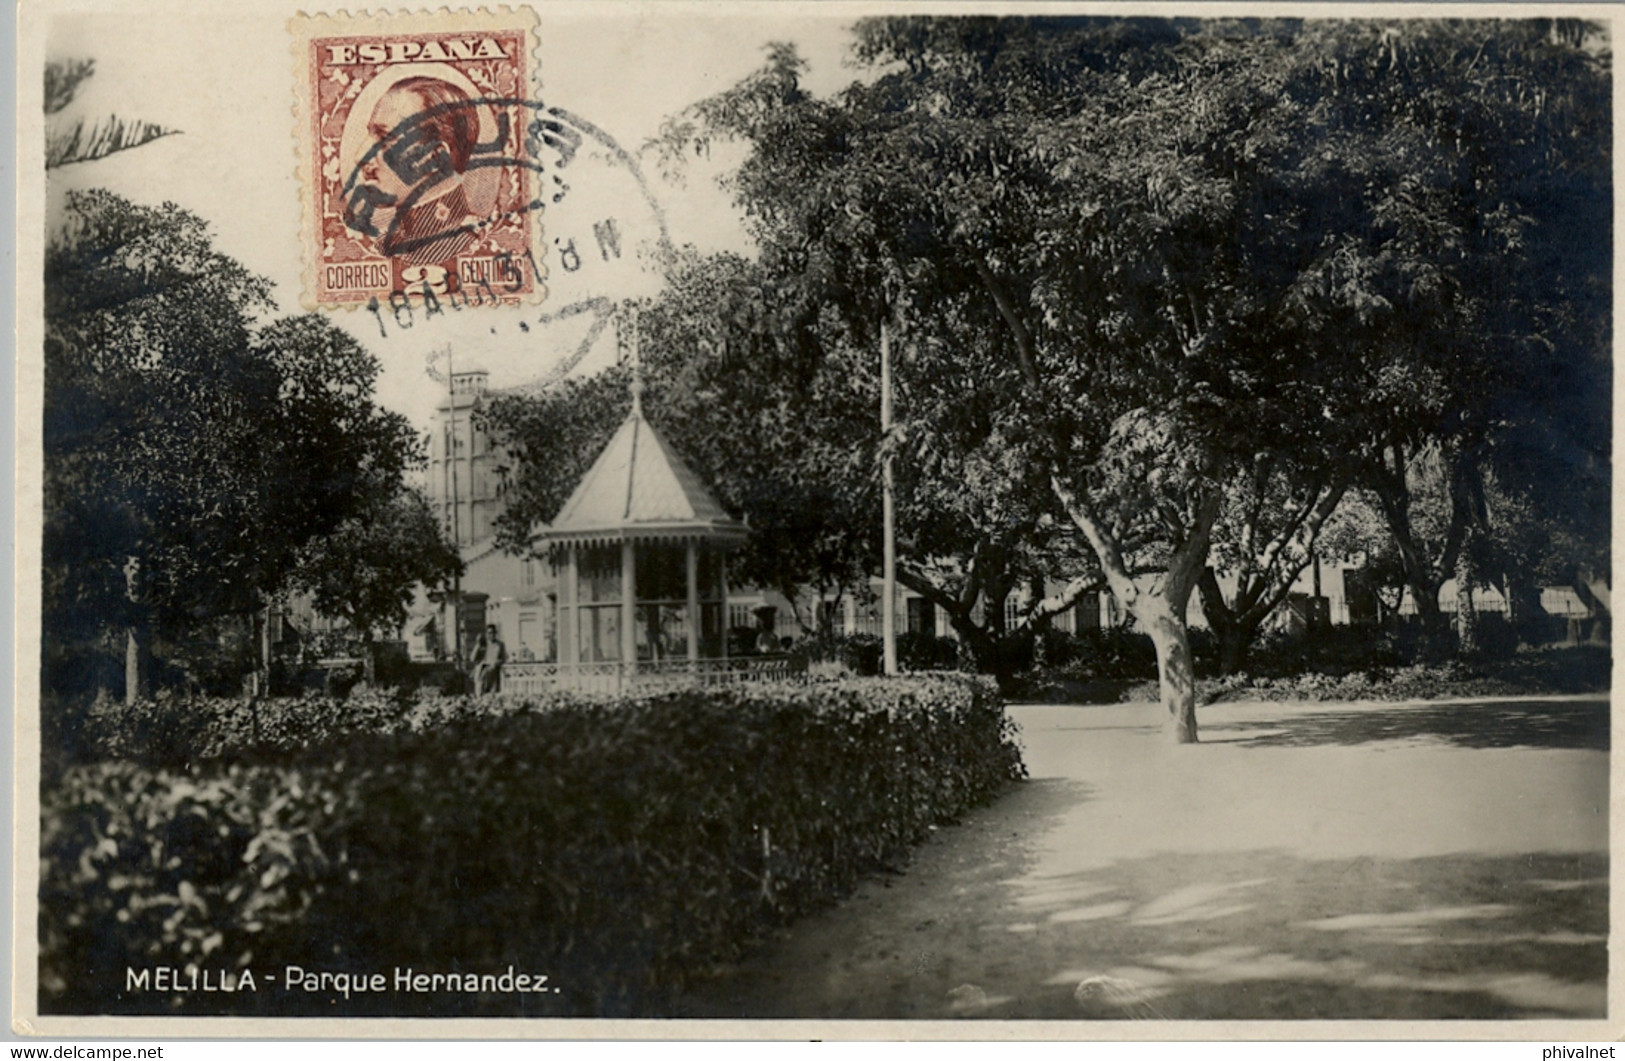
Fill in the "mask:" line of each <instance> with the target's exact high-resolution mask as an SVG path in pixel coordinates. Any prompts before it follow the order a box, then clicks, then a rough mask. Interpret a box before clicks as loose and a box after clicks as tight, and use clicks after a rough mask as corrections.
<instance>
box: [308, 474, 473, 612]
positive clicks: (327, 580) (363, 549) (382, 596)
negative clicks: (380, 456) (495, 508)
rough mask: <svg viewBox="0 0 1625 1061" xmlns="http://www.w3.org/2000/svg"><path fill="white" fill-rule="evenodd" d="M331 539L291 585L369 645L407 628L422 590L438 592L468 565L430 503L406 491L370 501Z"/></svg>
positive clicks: (315, 542) (319, 545) (317, 546)
mask: <svg viewBox="0 0 1625 1061" xmlns="http://www.w3.org/2000/svg"><path fill="white" fill-rule="evenodd" d="M369 502H370V503H368V504H366V505H365V507H364V508H363V509H362V511H361V512H359V513H358V514H356V515H354V516H351V517H350V518H349V519H347V520H345V521H344V522H343V523H341V524H340V525H339V526H338V527H337V528H336V529H335V530H333V531H332V532H331V533H329V534H326V535H323V536H322V537H319V538H315V539H312V540H311V542H310V543H309V544H307V545H306V547H305V549H304V550H303V551H302V552H301V555H300V557H299V560H298V563H297V566H296V567H295V568H294V570H293V573H292V575H291V576H290V579H289V584H290V585H291V586H292V588H294V589H295V590H299V591H303V592H308V593H309V594H310V595H311V602H312V604H313V605H314V606H315V608H316V610H317V611H318V612H320V613H321V614H323V615H328V616H333V617H336V618H342V619H344V620H345V621H346V622H347V623H348V624H349V626H350V628H351V629H352V630H355V631H357V632H359V633H360V634H361V637H362V640H363V641H371V639H372V634H373V632H374V631H376V630H385V631H390V632H393V631H396V630H399V629H400V627H401V624H402V623H404V622H406V617H407V610H408V608H409V607H410V606H411V603H412V595H413V592H414V587H416V586H419V585H422V586H424V587H426V588H429V589H434V588H436V587H438V586H440V585H442V584H444V583H447V582H449V581H450V580H451V578H452V576H453V575H454V574H456V573H457V572H459V571H460V570H461V568H462V560H461V559H460V558H459V557H458V555H457V551H456V550H455V549H454V548H452V546H451V543H449V542H447V541H446V537H445V533H444V530H443V528H442V526H441V523H440V521H439V520H438V519H436V518H435V515H434V512H433V511H431V509H430V507H429V502H428V500H427V499H426V498H425V497H424V496H423V495H422V494H421V493H419V492H418V491H416V490H410V489H403V488H400V487H399V486H398V484H397V489H396V490H395V492H394V493H393V495H386V496H385V497H382V498H373V499H369Z"/></svg>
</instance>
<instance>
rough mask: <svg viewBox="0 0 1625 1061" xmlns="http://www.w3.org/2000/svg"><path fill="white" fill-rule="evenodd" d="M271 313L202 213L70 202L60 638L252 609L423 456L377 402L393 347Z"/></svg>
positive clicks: (55, 441) (310, 319)
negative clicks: (307, 551)
mask: <svg viewBox="0 0 1625 1061" xmlns="http://www.w3.org/2000/svg"><path fill="white" fill-rule="evenodd" d="M271 308H272V305H271V299H270V292H269V285H268V284H267V283H266V282H265V281H264V280H262V279H260V278H258V277H254V276H252V275H250V274H249V273H248V272H247V271H246V270H245V269H244V268H243V267H242V266H241V265H240V264H238V263H237V262H235V261H233V260H231V259H230V258H228V257H226V256H224V255H222V254H220V253H219V252H218V251H216V250H215V249H214V248H213V247H212V245H211V243H210V239H209V234H208V231H207V228H206V226H205V224H204V223H203V222H202V221H201V220H199V219H198V218H197V217H195V216H194V215H192V214H189V213H187V212H186V211H184V210H182V209H180V208H179V207H176V206H174V205H170V204H166V205H164V206H161V207H156V208H154V207H147V206H139V205H137V204H134V203H131V202H129V201H127V200H125V199H122V198H120V197H118V196H116V195H113V194H111V193H108V192H103V191H90V192H76V193H73V194H71V195H70V196H69V197H68V200H67V205H66V211H65V221H64V224H63V227H62V228H61V229H60V230H59V231H58V232H57V233H55V234H54V235H53V236H52V238H51V239H50V241H49V243H48V244H47V247H46V261H45V325H46V335H45V402H44V446H45V528H44V596H45V614H44V630H45V632H46V642H47V644H48V645H51V646H54V647H55V648H56V649H58V650H68V651H69V652H70V657H71V651H72V650H73V649H74V648H75V647H82V646H86V645H90V644H94V643H96V642H97V641H98V640H105V639H106V638H108V637H109V636H110V634H111V633H112V632H121V631H122V630H124V629H127V628H138V629H140V628H144V627H145V626H146V625H147V624H156V625H157V626H158V627H159V628H160V629H163V628H169V629H172V630H173V629H189V628H194V627H197V626H199V625H200V624H203V623H205V622H207V621H208V620H210V619H212V618H215V617H218V616H222V615H232V614H241V613H243V612H245V611H248V610H250V609H252V608H253V607H255V606H256V605H257V604H258V603H259V602H261V601H262V600H264V599H265V598H266V597H267V596H269V595H271V594H273V593H274V592H276V591H277V590H278V589H279V588H280V587H281V586H282V585H283V583H284V580H285V579H286V577H287V575H288V574H289V572H290V571H291V570H292V568H293V566H294V564H295V561H296V559H297V556H298V551H299V549H300V548H301V547H303V546H304V545H305V544H306V543H308V542H309V541H311V540H312V539H313V538H315V537H318V536H321V535H325V534H327V533H330V532H331V531H333V530H334V529H335V528H337V527H338V526H339V525H340V524H342V523H343V522H344V520H346V519H347V518H349V517H350V516H351V515H353V514H355V513H357V512H358V510H359V509H358V506H360V505H362V504H364V503H365V502H366V501H368V500H369V499H373V498H375V497H377V496H378V494H379V492H380V491H382V492H384V493H385V494H387V493H388V492H390V491H391V490H395V489H398V488H399V484H400V482H401V480H402V476H403V475H404V473H405V471H406V470H407V469H408V468H410V467H412V466H413V465H414V464H415V463H417V462H418V461H419V460H420V459H421V454H420V453H419V445H418V441H417V439H416V437H415V434H414V432H413V431H412V429H411V427H410V425H409V424H408V423H407V422H406V420H405V418H403V417H401V416H399V415H398V414H394V413H388V412H385V411H383V410H381V409H379V408H378V407H377V406H376V405H374V404H373V402H372V400H371V395H372V388H373V385H374V383H375V381H376V379H377V375H378V371H379V365H378V362H377V361H376V359H374V358H373V357H372V355H371V354H369V353H368V352H367V351H366V350H364V349H363V348H362V347H361V346H360V345H359V344H357V343H356V342H355V340H353V339H352V338H350V337H349V336H348V335H346V334H345V333H344V332H342V331H340V330H339V329H337V328H335V327H334V326H333V325H332V324H330V323H328V322H327V321H326V320H324V319H322V318H321V317H319V316H316V315H307V316H302V317H295V318H289V319H284V320H279V321H274V322H271V323H269V324H265V325H263V326H259V327H256V321H257V318H259V317H260V316H261V315H263V314H265V313H267V312H268V311H269V310H270V309H271Z"/></svg>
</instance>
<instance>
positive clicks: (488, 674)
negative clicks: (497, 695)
mask: <svg viewBox="0 0 1625 1061" xmlns="http://www.w3.org/2000/svg"><path fill="white" fill-rule="evenodd" d="M506 662H508V646H507V645H504V644H503V643H502V636H501V635H500V634H499V633H497V628H496V626H495V625H494V624H493V625H491V626H487V627H486V628H485V634H484V635H483V636H482V637H481V638H480V643H479V647H478V649H477V650H476V651H475V654H474V692H475V694H476V695H479V696H484V695H485V694H486V693H494V692H499V691H501V689H502V665H503V664H504V663H506Z"/></svg>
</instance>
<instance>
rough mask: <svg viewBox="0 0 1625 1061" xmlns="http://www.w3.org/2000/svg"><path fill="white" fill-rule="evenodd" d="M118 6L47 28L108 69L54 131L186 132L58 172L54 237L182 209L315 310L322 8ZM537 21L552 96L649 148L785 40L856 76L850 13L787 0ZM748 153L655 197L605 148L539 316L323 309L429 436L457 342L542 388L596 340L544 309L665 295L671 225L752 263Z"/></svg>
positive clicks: (652, 171)
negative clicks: (399, 316)
mask: <svg viewBox="0 0 1625 1061" xmlns="http://www.w3.org/2000/svg"><path fill="white" fill-rule="evenodd" d="M356 6H358V7H360V6H362V5H356ZM101 7H102V9H101V10H95V9H82V10H75V9H73V8H71V7H67V6H65V5H62V4H57V5H56V13H54V14H52V15H48V16H46V17H45V19H44V20H43V27H42V28H43V33H44V37H45V55H46V57H47V58H52V59H55V58H93V59H94V60H95V61H96V73H95V76H94V77H92V78H91V79H90V80H89V81H88V82H86V83H85V84H84V85H83V86H82V87H81V89H80V91H79V93H78V95H77V97H76V99H75V101H74V103H73V104H72V105H71V106H70V107H69V108H68V109H67V110H65V111H63V112H62V113H60V114H59V115H56V116H54V117H53V118H52V119H50V122H52V123H57V122H72V121H73V120H75V119H76V118H79V117H84V118H86V119H88V120H91V121H94V120H95V119H97V118H100V117H103V116H105V115H108V114H114V113H116V114H117V115H119V116H120V117H121V118H125V119H140V120H146V121H152V122H157V123H159V124H161V125H164V126H166V127H169V128H173V129H176V130H179V131H180V132H179V135H176V136H171V137H167V138H165V139H162V140H159V141H156V142H154V143H151V144H148V145H146V146H144V147H141V148H139V149H136V150H133V151H127V152H124V153H122V154H118V155H114V156H110V157H108V158H106V159H102V160H99V161H96V162H91V163H85V164H77V165H72V166H66V167H63V168H61V169H58V170H55V171H53V172H52V174H51V175H50V178H49V180H48V182H47V186H46V202H45V211H46V225H47V229H49V227H50V226H51V224H52V221H53V219H55V218H58V217H60V213H61V209H62V203H63V201H64V198H65V196H66V194H67V192H68V191H69V190H70V189H76V188H89V187H100V188H107V189H109V190H111V191H114V192H116V193H118V194H120V195H122V196H125V197H126V198H129V199H131V200H133V201H135V202H138V203H145V204H153V205H156V204H158V203H162V202H174V203H176V204H177V205H179V206H182V207H184V208H186V209H187V210H190V211H192V212H193V213H195V214H197V215H199V216H200V217H202V218H203V219H205V220H206V221H207V222H208V223H209V224H210V227H211V231H212V232H213V234H214V237H215V246H216V248H217V249H218V250H220V251H222V252H223V253H225V254H227V255H229V256H231V257H232V258H235V259H236V260H237V261H239V262H241V263H242V264H243V265H245V266H246V267H247V268H248V269H249V270H250V271H251V272H253V273H255V274H257V275H260V276H263V277H265V278H267V279H269V280H270V281H272V283H273V284H274V285H275V287H274V297H275V298H276V300H277V303H278V311H279V313H281V314H291V313H296V312H300V311H301V307H300V288H301V284H302V276H303V270H304V269H305V267H306V264H307V263H306V262H305V260H304V259H305V257H306V256H307V255H308V253H309V252H308V251H307V250H306V249H305V247H304V241H303V240H302V238H301V232H302V228H301V225H302V214H301V209H302V208H301V200H300V189H299V183H298V178H297V168H296V155H295V140H294V134H295V118H294V106H295V70H296V68H295V63H294V56H293V51H292V46H291V42H292V36H291V35H290V33H289V30H288V21H289V18H290V17H291V16H293V15H294V13H295V12H296V11H298V10H300V9H301V8H303V9H306V10H316V8H315V7H313V6H312V5H309V4H303V5H298V4H292V3H289V4H285V5H281V4H278V5H270V4H266V3H263V2H256V3H249V4H241V3H236V4H232V5H230V6H229V7H228V6H225V5H224V4H220V3H210V4H191V5H162V6H157V7H156V9H155V8H154V7H153V6H150V5H147V4H144V5H143V10H142V12H141V13H140V14H130V13H125V12H121V11H119V10H118V9H116V8H114V9H110V10H109V9H106V5H105V4H103V5H101ZM535 10H536V11H537V14H538V16H539V25H538V29H537V37H538V42H537V49H536V51H537V59H538V70H539V74H540V80H541V84H540V85H539V86H537V88H536V92H537V94H538V97H539V98H540V99H542V100H543V101H544V102H546V103H547V104H548V105H551V106H557V107H562V108H564V109H566V110H569V111H571V112H572V113H574V114H577V115H580V116H581V117H583V118H585V119H587V120H588V121H590V122H592V123H594V124H596V125H597V126H598V127H599V128H601V129H603V130H604V131H605V132H606V133H608V134H609V136H610V137H612V138H613V139H614V141H615V142H616V143H617V144H618V145H619V146H621V147H622V148H624V149H626V150H629V151H632V152H633V153H634V155H637V154H638V149H639V148H640V147H642V146H643V145H644V144H645V142H646V141H647V140H648V139H649V138H651V137H653V136H655V135H656V133H657V132H658V130H659V129H660V126H661V123H662V122H663V121H664V120H665V119H666V118H667V117H669V116H672V115H675V114H677V113H679V112H681V111H682V110H683V109H684V108H685V107H688V106H689V105H691V104H693V103H694V102H696V101H698V100H700V99H703V98H705V97H707V96H709V95H712V94H714V93H716V92H719V91H721V90H723V89H726V88H728V87H729V86H731V85H733V84H735V83H736V82H737V81H738V80H739V79H741V78H742V77H744V76H746V75H747V74H749V73H750V72H751V71H753V70H755V69H758V68H759V67H760V66H761V65H762V63H763V61H764V60H765V57H766V50H765V49H766V45H767V44H768V43H769V42H772V41H780V40H788V41H792V42H793V43H795V44H796V46H797V47H798V49H799V50H800V52H801V54H802V56H803V57H804V58H805V59H806V60H807V61H808V63H809V68H810V69H809V72H808V77H807V82H806V83H807V86H808V87H809V88H810V89H811V90H812V91H813V92H815V93H817V94H820V95H822V94H826V93H830V92H833V91H836V90H838V89H839V88H840V87H842V86H843V85H845V84H847V83H850V82H851V81H852V80H854V79H855V78H856V77H858V76H859V71H858V70H856V69H855V68H853V67H852V66H850V65H849V64H848V63H846V62H845V56H846V53H847V47H848V44H849V41H850V34H849V26H850V24H851V21H852V15H851V10H852V9H850V8H820V9H818V10H817V11H811V9H808V8H804V7H800V6H797V5H788V4H787V5H784V7H783V8H781V9H779V10H780V11H782V12H783V13H782V14H780V13H778V12H777V11H775V12H773V13H771V14H766V13H764V11H763V8H762V7H761V6H757V7H754V8H752V9H750V10H745V9H738V8H734V9H729V8H726V7H722V6H719V5H716V4H710V5H706V6H689V5H681V4H675V3H667V4H661V5H658V6H655V5H647V4H645V5H627V4H598V5H593V6H591V7H588V6H587V5H558V4H551V5H549V4H542V5H537V6H536V7H535ZM808 12H811V13H808ZM48 127H49V126H48ZM739 157H740V151H739V149H738V148H729V147H727V146H724V147H723V148H722V149H720V150H718V151H715V152H714V153H713V154H712V156H711V157H710V158H709V159H696V160H693V161H692V162H691V163H689V164H688V167H687V168H688V172H687V173H685V174H684V176H683V179H681V180H680V181H672V180H668V179H665V178H664V177H663V175H662V173H661V172H660V167H659V166H657V165H656V164H655V161H654V159H653V157H652V156H651V155H645V156H644V157H643V165H642V167H641V168H642V170H643V171H644V172H643V176H644V180H645V181H646V185H647V187H648V189H649V192H650V195H649V196H647V197H646V196H645V195H643V194H642V193H641V192H640V191H639V188H638V186H637V183H636V181H635V179H634V177H633V175H632V174H631V173H629V172H628V171H627V170H626V168H625V167H624V166H622V165H620V164H617V163H614V162H613V161H612V159H611V158H610V157H609V154H608V152H605V151H599V152H596V153H594V154H592V155H591V157H588V158H586V159H585V160H584V161H578V164H573V165H572V170H571V173H572V177H571V188H570V191H569V194H568V195H567V196H566V198H565V199H564V201H562V202H560V203H558V204H557V205H554V206H550V207H549V208H548V209H547V211H546V213H545V215H544V217H543V219H542V227H543V242H544V243H545V244H546V245H547V247H548V251H547V255H548V256H547V258H546V265H547V267H548V269H549V274H550V275H549V278H548V289H549V290H548V295H547V298H546V300H545V302H543V303H542V304H540V305H534V306H526V307H513V308H491V307H487V308H484V309H476V310H470V311H466V312H462V313H457V314H444V315H441V316H438V317H435V318H432V319H428V320H425V319H422V318H421V317H416V318H414V320H413V322H412V327H411V328H410V329H404V330H403V329H401V328H399V327H397V326H395V323H396V322H394V321H393V320H391V319H389V318H387V317H386V318H385V320H384V322H383V325H382V326H381V325H380V322H379V321H378V320H377V319H375V317H374V316H373V315H372V314H369V313H367V312H366V311H365V310H336V311H332V310H330V311H324V312H328V313H330V315H331V316H332V319H333V320H334V321H335V322H336V323H338V324H339V325H340V326H341V327H343V328H345V329H346V330H348V331H350V332H351V333H352V334H354V335H355V336H356V337H357V338H359V339H360V340H361V341H362V342H363V343H364V344H365V345H366V346H367V347H368V349H370V350H371V351H372V352H373V353H374V354H375V355H377V357H378V358H379V360H380V362H381V364H382V366H383V372H382V375H381V378H380V381H379V384H378V390H377V399H378V401H379V403H380V404H381V405H383V406H385V407H386V408H390V409H394V410H396V411H398V412H401V413H404V414H406V415H407V416H408V417H409V418H410V419H411V420H412V421H413V423H414V424H416V425H417V426H419V427H420V428H426V427H427V425H428V421H429V417H430V415H431V414H432V411H433V408H434V405H435V403H436V401H437V400H438V399H439V397H440V395H441V394H442V393H443V389H442V387H443V385H442V384H440V383H437V382H435V380H434V379H433V378H431V376H430V374H429V372H428V370H427V363H428V361H429V360H430V358H431V356H434V355H437V354H440V352H442V351H445V350H447V349H449V350H450V351H451V352H452V355H453V357H454V359H455V364H456V365H457V366H458V368H460V369H461V368H466V367H469V366H471V365H476V364H477V365H478V366H479V367H483V368H485V369H487V370H489V372H490V384H491V386H492V387H508V386H514V385H519V384H524V383H526V382H530V381H533V380H536V379H539V378H541V377H543V376H544V375H545V374H546V373H548V372H549V370H551V369H554V368H556V367H557V366H558V365H559V363H560V361H561V359H562V358H564V357H566V356H569V355H570V354H572V353H573V352H575V351H577V350H578V348H579V347H581V345H582V344H583V340H585V339H586V338H587V333H588V329H589V327H590V323H591V317H590V315H587V314H582V315H577V316H573V317H569V318H563V319H558V320H551V321H544V320H542V318H543V317H544V316H546V315H548V314H549V313H550V312H551V311H555V310H558V309H560V308H563V307H565V306H568V305H571V304H573V303H576V302H579V301H581V300H584V299H589V298H594V297H598V296H607V297H610V298H622V297H627V296H633V295H648V294H653V293H654V292H655V291H658V290H659V289H660V287H661V286H662V284H663V283H664V280H663V278H662V275H661V274H660V272H659V270H658V269H657V268H656V267H655V266H653V265H652V264H651V263H650V259H649V256H648V255H647V254H640V253H637V249H640V248H641V249H647V248H648V247H650V246H652V245H653V244H654V242H655V241H656V240H657V238H658V237H659V235H660V233H661V231H662V226H664V229H665V231H666V233H667V234H668V236H669V238H670V239H671V241H672V242H673V243H674V244H675V245H676V246H679V247H680V246H683V245H685V244H688V245H693V246H695V247H697V248H698V249H700V250H702V251H713V250H722V249H731V250H740V251H748V249H749V246H750V244H749V239H748V237H747V236H746V234H745V230H744V227H743V225H742V222H741V218H740V212H739V211H738V210H737V208H735V207H734V205H733V204H732V203H731V201H730V200H729V197H728V195H727V193H726V192H725V191H724V190H723V189H722V188H720V187H719V185H718V178H719V177H720V176H723V175H725V174H726V172H727V171H728V170H729V168H730V167H731V166H732V165H734V164H736V163H737V161H738V159H739ZM650 199H652V200H653V204H652V205H651V203H650V201H649V200H650ZM608 218H613V219H614V220H615V222H616V225H617V228H618V229H619V230H620V231H621V232H622V233H623V253H622V256H621V257H620V258H619V259H613V258H612V259H610V260H608V261H606V260H604V259H603V256H602V254H601V252H598V251H597V249H596V248H597V244H596V242H595V241H594V238H593V225H594V224H595V223H601V222H602V221H604V220H605V219H608ZM571 240H573V241H574V245H575V248H576V250H577V252H578V253H579V254H580V255H581V259H580V260H581V266H580V268H579V269H576V270H575V271H573V272H567V271H565V270H564V269H562V268H561V261H562V256H561V254H560V250H561V248H562V247H564V246H566V245H568V244H569V242H570V241H571ZM521 325H523V327H521ZM614 350H615V338H614V333H613V329H604V330H603V331H602V332H601V334H600V336H599V338H598V339H597V340H596V342H595V343H594V344H593V346H592V347H591V349H590V352H589V353H588V355H587V356H586V357H585V358H584V359H583V360H582V361H581V363H580V365H579V366H578V367H577V369H576V371H577V372H590V371H593V370H595V369H596V368H599V367H602V366H603V365H604V364H607V363H609V362H610V361H611V360H612V359H613V357H614ZM441 356H443V354H441Z"/></svg>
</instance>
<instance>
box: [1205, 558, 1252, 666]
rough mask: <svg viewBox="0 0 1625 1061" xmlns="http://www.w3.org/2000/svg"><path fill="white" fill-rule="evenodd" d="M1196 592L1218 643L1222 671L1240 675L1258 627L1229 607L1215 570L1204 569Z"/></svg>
mask: <svg viewBox="0 0 1625 1061" xmlns="http://www.w3.org/2000/svg"><path fill="white" fill-rule="evenodd" d="M1197 592H1199V593H1200V594H1201V597H1200V600H1201V602H1202V615H1203V617H1204V618H1206V619H1207V625H1208V627H1209V629H1211V630H1212V631H1213V637H1214V639H1215V640H1217V641H1218V642H1219V672H1220V673H1221V674H1237V673H1240V671H1241V668H1242V666H1243V665H1244V664H1245V663H1246V662H1247V649H1248V647H1249V646H1250V645H1251V644H1252V640H1253V634H1254V633H1255V632H1256V631H1257V629H1258V624H1257V623H1256V622H1248V621H1247V618H1246V616H1244V615H1241V614H1239V613H1238V612H1237V611H1236V610H1235V609H1234V608H1231V607H1230V605H1229V602H1227V601H1226V600H1225V599H1224V590H1223V589H1221V588H1220V587H1219V579H1218V576H1216V575H1215V574H1214V573H1213V568H1211V567H1205V568H1203V569H1202V577H1201V581H1199V582H1198V583H1197Z"/></svg>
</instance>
